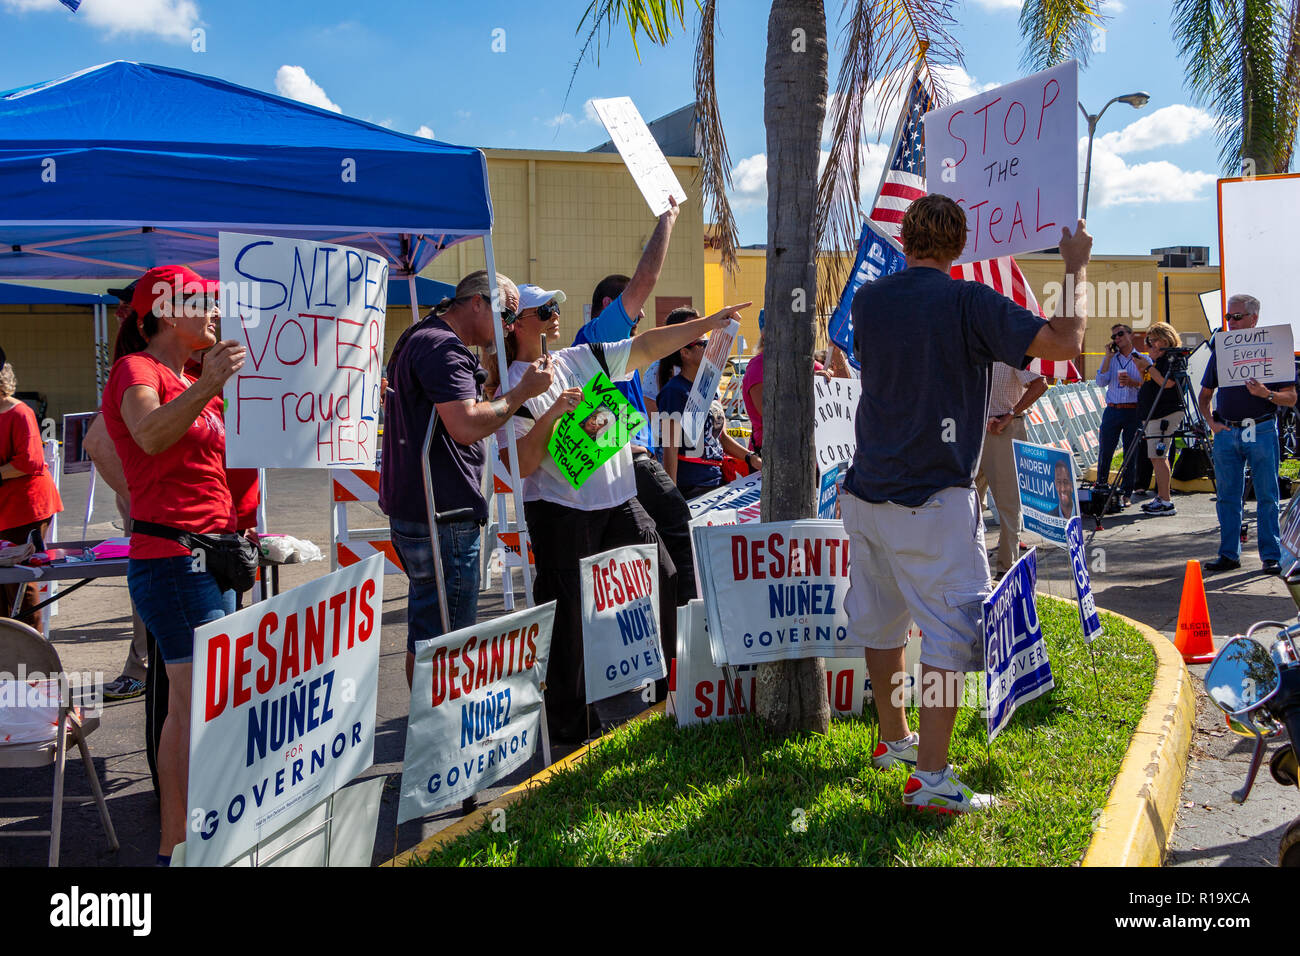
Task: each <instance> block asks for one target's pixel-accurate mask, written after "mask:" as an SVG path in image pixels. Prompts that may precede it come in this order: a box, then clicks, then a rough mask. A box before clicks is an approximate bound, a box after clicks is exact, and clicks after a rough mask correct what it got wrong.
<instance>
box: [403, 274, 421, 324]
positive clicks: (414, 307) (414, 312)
mask: <svg viewBox="0 0 1300 956" xmlns="http://www.w3.org/2000/svg"><path fill="white" fill-rule="evenodd" d="M406 287H407V288H408V289H410V290H411V324H412V325H414V324H415V323H416V322H419V321H420V300H419V299H417V298H416V297H415V273H414V272H412V273H411V274H410V275H408V276H407V277H406Z"/></svg>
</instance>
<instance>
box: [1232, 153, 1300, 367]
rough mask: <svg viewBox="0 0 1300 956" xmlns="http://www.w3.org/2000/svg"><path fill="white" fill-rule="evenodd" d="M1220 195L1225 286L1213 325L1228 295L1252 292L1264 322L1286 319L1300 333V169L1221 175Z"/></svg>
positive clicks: (1270, 323) (1275, 322)
mask: <svg viewBox="0 0 1300 956" xmlns="http://www.w3.org/2000/svg"><path fill="white" fill-rule="evenodd" d="M1218 195H1219V262H1220V272H1221V274H1222V276H1223V281H1222V289H1223V292H1222V300H1221V301H1219V302H1216V303H1214V306H1213V309H1212V313H1211V316H1212V318H1211V321H1210V331H1214V330H1215V329H1217V328H1219V327H1220V326H1222V325H1223V312H1224V311H1226V308H1225V307H1226V306H1227V304H1228V302H1227V299H1228V297H1229V296H1232V295H1251V296H1254V297H1255V298H1256V299H1258V300H1259V304H1260V312H1259V320H1260V322H1261V323H1265V324H1267V325H1274V324H1277V323H1279V322H1286V323H1288V324H1290V326H1291V328H1292V329H1294V330H1295V331H1296V333H1297V335H1300V292H1297V290H1296V284H1295V281H1294V280H1293V279H1292V273H1293V272H1294V271H1295V246H1296V210H1297V209H1300V173H1290V174H1288V175H1281V176H1252V177H1250V178H1248V179H1220V180H1219V184H1218ZM1261 381H1262V379H1261Z"/></svg>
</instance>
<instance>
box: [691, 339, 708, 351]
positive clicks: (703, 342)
mask: <svg viewBox="0 0 1300 956" xmlns="http://www.w3.org/2000/svg"><path fill="white" fill-rule="evenodd" d="M708 344H709V341H708V339H699V340H698V341H695V342H692V343H691V344H690V345H688V346H686V347H687V348H688V349H702V348H704V346H706V345H708Z"/></svg>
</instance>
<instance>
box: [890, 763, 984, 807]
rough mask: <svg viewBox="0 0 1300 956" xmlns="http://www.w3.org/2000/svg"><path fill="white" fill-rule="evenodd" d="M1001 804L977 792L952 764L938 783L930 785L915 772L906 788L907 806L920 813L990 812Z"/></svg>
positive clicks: (904, 792) (904, 794) (904, 800)
mask: <svg viewBox="0 0 1300 956" xmlns="http://www.w3.org/2000/svg"><path fill="white" fill-rule="evenodd" d="M996 802H997V801H996V800H995V799H994V798H993V795H992V794H988V793H976V792H975V791H974V790H972V789H971V788H970V787H968V786H966V784H964V783H962V782H961V781H960V780H958V779H957V776H956V774H954V773H953V770H952V764H948V766H947V767H945V768H944V771H943V776H942V777H940V778H939V782H938V783H936V784H926V783H923V782H922V781H921V778H920V777H918V776H917V775H916V774H915V773H913V774H912V776H910V777H908V778H907V783H906V785H904V787H903V803H904V805H905V806H909V807H916V808H917V809H918V810H932V811H934V812H936V813H970V812H971V811H973V810H988V809H989V808H990V807H992V806H993V805H994V804H995V803H996Z"/></svg>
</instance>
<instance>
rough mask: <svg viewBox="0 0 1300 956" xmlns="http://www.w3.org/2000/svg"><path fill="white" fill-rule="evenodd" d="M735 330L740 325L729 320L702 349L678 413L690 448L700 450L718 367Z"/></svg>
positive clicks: (719, 374) (724, 360)
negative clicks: (684, 402) (684, 405)
mask: <svg viewBox="0 0 1300 956" xmlns="http://www.w3.org/2000/svg"><path fill="white" fill-rule="evenodd" d="M739 330H740V323H739V322H737V321H736V320H735V319H732V320H731V324H730V325H728V326H727V327H726V328H725V329H719V330H718V331H717V332H714V333H713V334H712V335H710V336H709V344H708V346H707V347H706V348H705V349H704V358H702V359H700V368H699V371H698V372H696V373H695V381H694V382H693V383H692V385H691V394H690V395H688V396H687V398H686V408H685V410H684V411H683V413H682V434H683V435H684V436H685V438H686V444H687V445H689V446H691V447H692V448H699V447H700V436H701V434H702V433H703V432H704V426H705V423H707V422H708V420H709V408H710V406H712V405H713V396H715V395H716V394H717V393H718V382H719V381H721V380H722V367H723V366H724V365H726V364H727V356H728V355H730V354H731V346H732V344H733V343H734V342H735V341H736V333H737V332H738V331H739Z"/></svg>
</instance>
